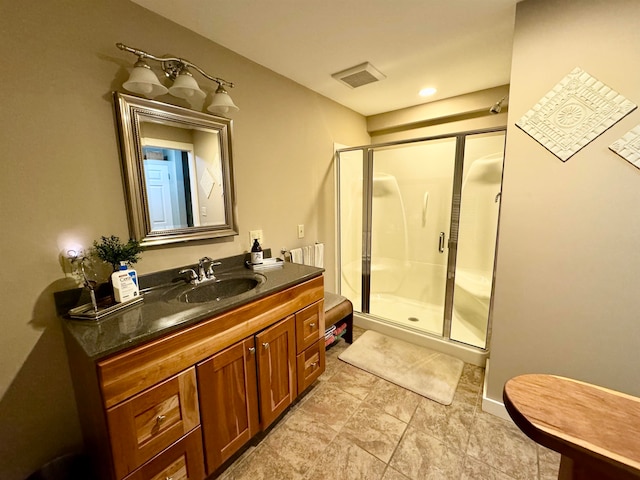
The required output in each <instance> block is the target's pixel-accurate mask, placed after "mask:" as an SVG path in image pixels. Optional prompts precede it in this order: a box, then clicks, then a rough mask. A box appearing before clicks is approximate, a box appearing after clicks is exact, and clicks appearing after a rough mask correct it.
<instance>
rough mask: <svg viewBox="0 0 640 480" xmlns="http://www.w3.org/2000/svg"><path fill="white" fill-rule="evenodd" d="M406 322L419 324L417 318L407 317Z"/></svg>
mask: <svg viewBox="0 0 640 480" xmlns="http://www.w3.org/2000/svg"><path fill="white" fill-rule="evenodd" d="M408 320H409V321H410V322H419V321H420V319H419V318H418V317H409V318H408Z"/></svg>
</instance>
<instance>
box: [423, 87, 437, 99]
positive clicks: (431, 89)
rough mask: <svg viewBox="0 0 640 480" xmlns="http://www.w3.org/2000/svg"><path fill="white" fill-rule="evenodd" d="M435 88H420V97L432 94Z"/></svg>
mask: <svg viewBox="0 0 640 480" xmlns="http://www.w3.org/2000/svg"><path fill="white" fill-rule="evenodd" d="M436 92H437V90H436V89H435V88H433V87H428V88H423V89H422V90H420V92H419V93H420V96H421V97H429V96H431V95H433V94H434V93H436Z"/></svg>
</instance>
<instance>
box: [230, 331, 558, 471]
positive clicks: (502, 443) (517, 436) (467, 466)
mask: <svg viewBox="0 0 640 480" xmlns="http://www.w3.org/2000/svg"><path fill="white" fill-rule="evenodd" d="M362 332H363V330H361V329H358V328H355V329H354V338H355V337H357V336H358V334H361V333H362ZM347 346H348V345H347V344H345V343H344V342H341V344H339V345H336V346H335V347H333V348H331V349H330V350H329V351H328V352H327V368H326V371H325V373H324V374H323V375H322V377H320V379H319V380H318V382H317V384H316V385H315V387H314V388H313V390H312V391H311V392H309V393H308V394H307V395H306V396H305V397H304V398H303V399H302V400H301V401H300V402H299V403H297V404H296V405H295V406H293V407H292V408H291V409H290V411H289V412H288V413H287V414H286V416H285V417H284V418H282V419H281V420H280V422H279V423H278V424H277V425H276V426H275V428H273V429H272V430H271V432H270V433H269V434H268V435H267V436H266V437H265V438H264V439H263V440H262V441H261V442H260V443H259V444H258V445H257V446H255V447H251V448H250V449H248V450H247V451H246V452H245V453H244V454H243V455H242V456H241V457H240V458H239V459H238V460H236V461H235V462H234V463H233V464H232V465H231V466H230V467H229V468H228V469H227V470H226V471H225V472H224V473H223V474H222V476H221V477H220V478H221V479H223V480H261V479H264V480H298V479H300V480H324V479H341V480H342V479H345V480H351V479H354V480H355V479H361V480H377V479H380V480H449V479H452V480H453V479H455V480H547V479H548V480H551V479H555V478H557V476H558V466H559V463H560V456H559V455H558V454H556V453H555V452H552V451H550V450H547V449H545V448H543V447H540V446H538V445H537V444H536V443H534V442H533V441H531V440H529V438H527V437H526V436H525V435H524V434H522V433H521V432H520V430H519V429H518V428H517V427H516V426H515V425H514V424H513V423H511V422H507V421H504V420H502V419H500V418H497V417H495V416H493V415H490V414H487V413H484V412H482V410H481V408H480V405H481V401H482V382H483V376H484V371H483V369H481V368H478V367H475V366H472V365H465V367H464V370H463V372H462V377H461V379H460V383H459V384H458V388H457V390H456V395H455V398H454V401H453V403H452V404H451V405H450V406H444V405H441V404H439V403H436V402H433V401H432V400H429V399H427V398H424V397H421V396H420V395H417V394H415V393H413V392H411V391H409V390H406V389H404V388H402V387H398V386H396V385H394V384H392V383H389V382H387V381H385V380H382V379H381V378H378V377H376V376H374V375H371V374H369V373H367V372H365V371H363V370H359V369H357V368H355V367H352V366H351V365H349V364H346V363H344V362H342V361H341V360H339V359H338V355H339V354H340V352H342V351H343V350H344V349H345V348H346V347H347Z"/></svg>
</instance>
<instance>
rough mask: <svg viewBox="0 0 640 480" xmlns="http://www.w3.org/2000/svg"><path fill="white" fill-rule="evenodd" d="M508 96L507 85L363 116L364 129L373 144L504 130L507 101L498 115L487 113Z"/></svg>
mask: <svg viewBox="0 0 640 480" xmlns="http://www.w3.org/2000/svg"><path fill="white" fill-rule="evenodd" d="M508 94H509V85H502V86H499V87H494V88H488V89H486V90H480V91H478V92H473V93H468V94H466V95H460V96H457V97H451V98H445V99H443V100H438V101H434V102H430V103H425V104H422V105H416V106H414V107H408V108H403V109H401V110H395V111H393V112H386V113H380V114H378V115H371V116H369V117H367V130H368V131H369V134H370V135H371V141H372V142H373V143H384V142H394V141H398V140H408V139H414V138H423V137H433V136H437V135H449V134H454V133H459V132H468V131H472V130H482V129H486V128H497V127H504V126H505V125H506V123H507V111H508V99H507V100H505V102H504V104H503V105H504V107H503V109H502V112H501V113H499V114H491V113H489V109H490V108H491V106H492V105H493V104H494V103H496V102H497V101H498V100H500V99H501V98H503V97H505V96H507V95H508Z"/></svg>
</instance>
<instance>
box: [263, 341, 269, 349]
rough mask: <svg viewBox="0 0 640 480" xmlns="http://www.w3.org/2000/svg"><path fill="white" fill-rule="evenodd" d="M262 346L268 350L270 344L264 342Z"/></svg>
mask: <svg viewBox="0 0 640 480" xmlns="http://www.w3.org/2000/svg"><path fill="white" fill-rule="evenodd" d="M262 346H263V347H264V349H265V350H267V349H268V348H269V344H268V343H266V342H265V343H263V344H262Z"/></svg>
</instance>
